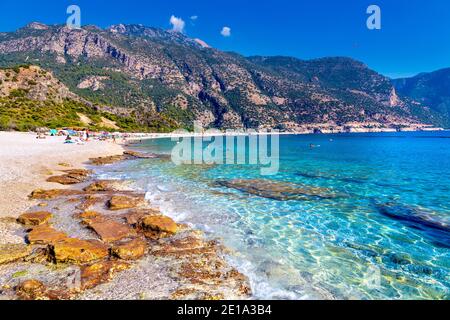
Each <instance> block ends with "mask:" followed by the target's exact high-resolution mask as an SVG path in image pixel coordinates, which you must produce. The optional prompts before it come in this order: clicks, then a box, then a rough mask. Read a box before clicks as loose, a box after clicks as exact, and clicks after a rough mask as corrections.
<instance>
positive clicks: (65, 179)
mask: <svg viewBox="0 0 450 320" xmlns="http://www.w3.org/2000/svg"><path fill="white" fill-rule="evenodd" d="M83 181H84V180H83V179H78V178H77V177H71V176H69V175H67V174H65V175H62V176H53V177H50V178H48V179H47V182H53V183H59V184H62V185H65V186H67V185H71V184H77V183H81V182H83Z"/></svg>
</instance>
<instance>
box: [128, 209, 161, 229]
mask: <svg viewBox="0 0 450 320" xmlns="http://www.w3.org/2000/svg"><path fill="white" fill-rule="evenodd" d="M145 216H161V212H160V211H159V210H156V209H135V210H131V211H129V212H127V213H126V214H124V215H123V218H124V219H125V221H126V222H127V223H128V224H129V225H131V226H133V227H137V225H138V224H139V221H141V219H142V218H144V217H145Z"/></svg>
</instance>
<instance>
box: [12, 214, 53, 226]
mask: <svg viewBox="0 0 450 320" xmlns="http://www.w3.org/2000/svg"><path fill="white" fill-rule="evenodd" d="M52 217H53V215H52V214H51V213H50V212H45V211H39V212H29V213H24V214H22V215H21V216H20V217H19V218H18V219H17V221H18V222H19V223H21V224H23V225H26V226H39V225H41V224H44V223H46V222H47V221H48V220H50V219H51V218H52Z"/></svg>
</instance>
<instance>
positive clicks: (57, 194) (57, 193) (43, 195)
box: [30, 189, 82, 200]
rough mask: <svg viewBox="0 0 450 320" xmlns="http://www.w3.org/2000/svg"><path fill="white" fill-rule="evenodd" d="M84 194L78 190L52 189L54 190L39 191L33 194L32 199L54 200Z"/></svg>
mask: <svg viewBox="0 0 450 320" xmlns="http://www.w3.org/2000/svg"><path fill="white" fill-rule="evenodd" d="M80 194H82V192H81V191H78V190H61V189H52V190H43V189H38V190H35V191H33V192H32V193H31V195H30V199H34V200H53V199H56V198H62V197H69V196H74V195H80Z"/></svg>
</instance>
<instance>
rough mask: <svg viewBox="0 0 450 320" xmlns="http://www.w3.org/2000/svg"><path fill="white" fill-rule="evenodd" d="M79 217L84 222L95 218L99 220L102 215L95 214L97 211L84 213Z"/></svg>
mask: <svg viewBox="0 0 450 320" xmlns="http://www.w3.org/2000/svg"><path fill="white" fill-rule="evenodd" d="M77 216H78V218H80V219H83V220H84V219H94V218H98V217H100V216H101V214H100V213H98V212H95V211H84V212H82V213H80V214H78V215H77Z"/></svg>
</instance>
